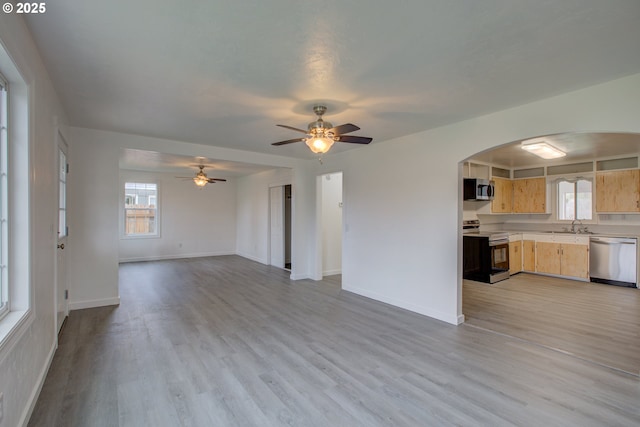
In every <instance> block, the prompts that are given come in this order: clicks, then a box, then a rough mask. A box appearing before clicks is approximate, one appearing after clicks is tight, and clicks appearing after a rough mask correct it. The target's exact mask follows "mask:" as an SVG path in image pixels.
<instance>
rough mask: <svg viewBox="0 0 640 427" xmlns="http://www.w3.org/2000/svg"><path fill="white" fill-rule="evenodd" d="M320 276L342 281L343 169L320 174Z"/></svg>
mask: <svg viewBox="0 0 640 427" xmlns="http://www.w3.org/2000/svg"><path fill="white" fill-rule="evenodd" d="M318 180H319V182H318V191H319V195H318V202H319V203H318V236H319V238H318V241H319V246H320V247H319V248H318V249H319V250H318V257H319V259H318V271H317V279H318V280H321V279H322V280H328V281H330V282H332V283H333V282H336V283H338V282H341V277H342V223H343V208H342V207H343V200H342V197H343V193H342V184H343V183H342V172H335V173H330V174H325V175H321V176H319V177H318Z"/></svg>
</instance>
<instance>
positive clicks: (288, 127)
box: [276, 125, 307, 133]
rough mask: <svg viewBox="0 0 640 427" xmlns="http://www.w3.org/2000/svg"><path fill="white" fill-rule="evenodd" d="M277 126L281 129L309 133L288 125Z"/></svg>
mask: <svg viewBox="0 0 640 427" xmlns="http://www.w3.org/2000/svg"><path fill="white" fill-rule="evenodd" d="M276 126H280V127H281V128H287V129H291V130H295V131H296V132H302V133H307V131H306V130H302V129H298V128H294V127H292V126H287V125H276Z"/></svg>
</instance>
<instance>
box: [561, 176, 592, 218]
mask: <svg viewBox="0 0 640 427" xmlns="http://www.w3.org/2000/svg"><path fill="white" fill-rule="evenodd" d="M557 190H558V219H559V220H566V221H573V220H574V219H578V220H582V219H586V220H590V219H592V217H593V215H592V211H593V202H592V200H593V196H592V190H593V183H592V181H591V180H590V179H585V178H578V179H575V180H569V179H561V180H559V181H558V186H557Z"/></svg>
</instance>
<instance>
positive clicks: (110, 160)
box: [65, 128, 120, 310]
mask: <svg viewBox="0 0 640 427" xmlns="http://www.w3.org/2000/svg"><path fill="white" fill-rule="evenodd" d="M71 130H72V135H73V136H72V139H73V141H74V145H73V148H72V149H71V150H70V152H69V155H68V157H67V160H68V162H69V175H68V179H67V182H68V184H67V212H68V214H67V224H68V226H69V236H68V237H67V243H68V244H67V248H66V249H65V250H66V251H68V252H67V263H68V267H67V282H68V286H69V309H70V310H77V309H81V308H90V307H99V306H104V305H113V304H118V303H119V302H120V297H119V293H118V218H119V213H118V201H119V196H120V192H119V191H118V183H119V177H118V149H117V147H115V148H114V147H113V146H111V145H109V144H103V143H102V142H100V141H94V140H92V139H90V138H85V137H84V136H83V135H82V134H80V133H78V132H76V130H75V129H73V128H72V129H71Z"/></svg>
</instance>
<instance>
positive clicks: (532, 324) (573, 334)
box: [462, 273, 640, 376]
mask: <svg viewBox="0 0 640 427" xmlns="http://www.w3.org/2000/svg"><path fill="white" fill-rule="evenodd" d="M462 301H463V310H462V311H463V313H464V315H465V319H466V323H467V325H474V326H478V327H482V328H486V329H489V330H492V331H496V332H499V333H503V334H507V335H510V336H513V337H518V338H521V339H523V340H527V341H530V342H533V343H537V344H540V345H544V346H546V347H549V348H553V349H557V350H558V351H563V352H566V353H567V354H571V355H573V356H575V357H579V358H583V359H585V360H589V361H592V362H594V363H599V364H602V365H605V366H609V367H612V368H615V369H620V370H623V371H626V372H629V373H631V374H634V375H637V376H640V289H637V288H624V287H619V286H611V285H604V284H598V283H590V282H580V281H575V280H566V279H559V278H555V277H549V276H541V275H535V274H526V273H520V274H517V275H514V276H511V278H510V279H509V280H505V281H502V282H498V283H494V284H492V285H488V284H486V283H480V282H474V281H470V280H465V281H464V283H463V298H462Z"/></svg>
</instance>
